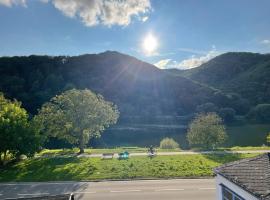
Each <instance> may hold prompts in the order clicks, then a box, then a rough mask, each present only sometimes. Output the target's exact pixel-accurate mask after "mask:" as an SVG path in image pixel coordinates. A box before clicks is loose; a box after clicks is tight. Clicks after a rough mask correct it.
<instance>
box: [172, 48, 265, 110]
mask: <svg viewBox="0 0 270 200" xmlns="http://www.w3.org/2000/svg"><path fill="white" fill-rule="evenodd" d="M171 72H173V73H174V74H175V73H178V74H180V75H182V76H184V77H188V78H190V79H192V80H194V81H198V82H200V83H203V84H206V85H208V86H212V87H215V88H218V89H221V90H222V91H224V92H226V93H230V92H233V93H238V94H240V95H241V96H242V97H244V98H245V99H247V100H248V101H249V103H251V104H252V105H253V106H255V105H257V104H262V103H270V54H258V53H244V52H243V53H225V54H222V55H220V56H218V57H216V58H214V59H212V60H210V61H209V62H207V63H205V64H203V65H201V66H200V67H197V68H194V69H190V70H185V71H178V72H177V70H174V71H171Z"/></svg>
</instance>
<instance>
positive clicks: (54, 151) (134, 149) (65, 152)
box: [38, 147, 181, 156]
mask: <svg viewBox="0 0 270 200" xmlns="http://www.w3.org/2000/svg"><path fill="white" fill-rule="evenodd" d="M156 150H157V152H175V151H181V149H159V148H157V149H156ZM124 151H128V152H129V153H146V152H147V151H148V149H147V148H141V147H119V148H110V149H85V153H86V154H101V153H121V152H124ZM78 152H79V149H78V148H74V149H44V150H42V151H41V152H40V153H38V155H52V156H56V155H68V154H73V153H78Z"/></svg>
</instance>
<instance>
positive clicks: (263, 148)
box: [219, 146, 270, 151]
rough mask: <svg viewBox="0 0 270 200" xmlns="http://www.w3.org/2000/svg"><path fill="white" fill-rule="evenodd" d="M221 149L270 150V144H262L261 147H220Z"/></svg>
mask: <svg viewBox="0 0 270 200" xmlns="http://www.w3.org/2000/svg"><path fill="white" fill-rule="evenodd" d="M219 150H227V151H252V150H254V151H255V150H270V146H260V147H251V146H248V147H239V146H235V147H230V148H219Z"/></svg>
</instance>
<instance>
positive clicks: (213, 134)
mask: <svg viewBox="0 0 270 200" xmlns="http://www.w3.org/2000/svg"><path fill="white" fill-rule="evenodd" d="M226 138H227V134H226V132H225V127H224V125H223V122H222V119H221V118H220V117H219V116H218V115H217V114H216V113H207V114H199V115H197V117H196V118H195V119H194V120H193V121H192V122H191V124H190V125H189V130H188V133H187V140H188V142H189V144H190V145H194V146H201V147H203V148H206V149H210V148H215V147H217V146H218V145H220V144H222V143H223V142H225V140H226Z"/></svg>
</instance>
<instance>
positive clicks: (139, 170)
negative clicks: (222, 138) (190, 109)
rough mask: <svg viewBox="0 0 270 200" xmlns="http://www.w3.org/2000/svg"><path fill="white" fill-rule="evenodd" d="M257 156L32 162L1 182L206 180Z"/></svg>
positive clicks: (0, 176)
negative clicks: (233, 163) (224, 167)
mask: <svg viewBox="0 0 270 200" xmlns="http://www.w3.org/2000/svg"><path fill="white" fill-rule="evenodd" d="M255 155H256V154H222V155H221V154H210V155H177V156H157V157H154V158H152V159H151V158H148V157H145V156H138V157H131V158H129V159H128V160H117V159H111V160H102V159H100V158H78V157H76V156H74V157H60V158H59V157H58V158H56V157H47V158H44V157H42V158H31V159H27V160H23V161H20V162H18V163H15V164H10V165H9V166H6V167H5V168H1V169H0V182H7V181H86V180H87V181H96V180H105V179H106V180H108V179H113V180H119V179H136V178H138V179H142V178H143V179H152V178H203V177H211V176H213V175H214V174H213V168H214V167H217V166H219V165H221V164H224V163H227V162H231V161H235V160H239V159H242V158H247V157H252V156H255Z"/></svg>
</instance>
